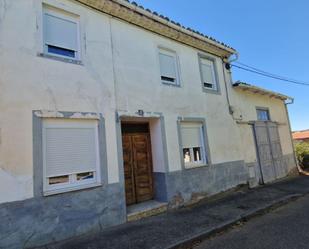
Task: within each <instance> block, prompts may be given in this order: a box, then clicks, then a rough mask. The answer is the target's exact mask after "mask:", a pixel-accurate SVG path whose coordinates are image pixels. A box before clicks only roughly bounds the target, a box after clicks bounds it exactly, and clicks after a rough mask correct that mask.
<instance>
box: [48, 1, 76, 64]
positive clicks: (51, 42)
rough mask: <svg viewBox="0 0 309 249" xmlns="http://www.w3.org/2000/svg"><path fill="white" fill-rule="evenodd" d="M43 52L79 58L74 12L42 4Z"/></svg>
mask: <svg viewBox="0 0 309 249" xmlns="http://www.w3.org/2000/svg"><path fill="white" fill-rule="evenodd" d="M43 42H44V53H46V54H50V55H56V56H60V57H64V58H69V59H76V60H79V59H80V44H79V43H80V39H79V18H78V16H76V15H74V14H70V13H68V12H65V11H62V10H58V9H56V8H52V7H48V6H44V8H43Z"/></svg>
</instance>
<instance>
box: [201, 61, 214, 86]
mask: <svg viewBox="0 0 309 249" xmlns="http://www.w3.org/2000/svg"><path fill="white" fill-rule="evenodd" d="M201 70H202V78H203V83H208V84H212V85H213V87H214V88H215V87H216V81H215V70H214V65H213V62H212V61H210V60H206V59H201Z"/></svg>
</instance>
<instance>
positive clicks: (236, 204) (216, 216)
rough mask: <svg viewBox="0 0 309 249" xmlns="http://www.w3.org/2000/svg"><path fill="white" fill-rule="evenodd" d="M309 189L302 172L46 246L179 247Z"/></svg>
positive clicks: (69, 248) (93, 248) (90, 248)
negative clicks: (292, 176) (267, 183)
mask: <svg viewBox="0 0 309 249" xmlns="http://www.w3.org/2000/svg"><path fill="white" fill-rule="evenodd" d="M307 193H309V177H306V176H298V177H294V178H290V179H286V180H283V181H280V182H277V183H274V184H272V185H267V186H263V187H259V188H255V189H251V190H239V191H236V192H233V193H231V194H228V195H227V196H225V197H223V198H221V199H213V200H204V201H202V202H200V203H199V204H197V205H194V206H191V207H187V208H182V209H179V210H177V211H173V212H168V213H165V214H162V215H159V216H154V217H149V218H146V219H143V220H139V221H135V222H129V223H126V224H123V225H120V226H117V227H114V228H111V229H107V230H104V231H102V232H99V233H95V234H88V235H85V236H81V237H78V238H74V239H71V240H67V241H64V242H60V243H55V244H51V245H47V246H45V247H42V249H43V248H45V249H60V248H61V249H62V248H66V249H77V248H78V249H84V248H85V249H86V248H87V249H98V248H100V249H103V248H111V249H125V248H141V249H148V248H178V247H179V246H180V245H182V244H186V243H189V242H191V241H193V240H196V239H201V238H205V237H207V236H210V235H211V234H213V233H215V232H218V231H220V230H222V229H224V228H227V227H228V226H230V225H232V224H235V223H237V222H238V221H241V220H245V219H248V218H250V217H251V216H254V215H257V214H259V213H263V212H265V211H267V210H268V209H270V208H272V207H274V206H278V205H282V204H283V203H286V202H288V201H292V200H293V199H295V198H298V197H301V196H303V195H305V194H307Z"/></svg>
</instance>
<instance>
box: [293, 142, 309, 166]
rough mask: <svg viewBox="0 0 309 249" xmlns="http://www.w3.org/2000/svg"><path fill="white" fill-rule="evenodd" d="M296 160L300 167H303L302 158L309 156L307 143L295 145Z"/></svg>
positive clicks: (308, 144)
mask: <svg viewBox="0 0 309 249" xmlns="http://www.w3.org/2000/svg"><path fill="white" fill-rule="evenodd" d="M295 151H296V156H297V160H298V162H299V165H300V166H301V167H304V166H305V165H304V158H305V157H306V158H307V157H308V156H309V143H306V142H300V143H296V144H295Z"/></svg>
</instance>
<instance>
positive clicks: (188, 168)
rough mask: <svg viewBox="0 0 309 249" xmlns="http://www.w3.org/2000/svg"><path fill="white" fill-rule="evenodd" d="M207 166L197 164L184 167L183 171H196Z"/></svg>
mask: <svg viewBox="0 0 309 249" xmlns="http://www.w3.org/2000/svg"><path fill="white" fill-rule="evenodd" d="M207 166H209V164H206V163H203V164H197V165H185V167H184V168H185V170H190V169H197V168H204V167H207Z"/></svg>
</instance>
